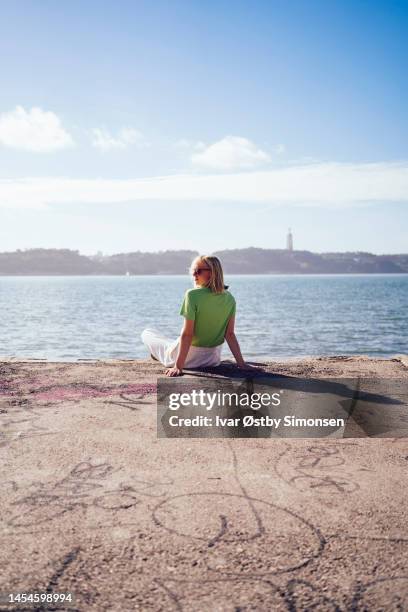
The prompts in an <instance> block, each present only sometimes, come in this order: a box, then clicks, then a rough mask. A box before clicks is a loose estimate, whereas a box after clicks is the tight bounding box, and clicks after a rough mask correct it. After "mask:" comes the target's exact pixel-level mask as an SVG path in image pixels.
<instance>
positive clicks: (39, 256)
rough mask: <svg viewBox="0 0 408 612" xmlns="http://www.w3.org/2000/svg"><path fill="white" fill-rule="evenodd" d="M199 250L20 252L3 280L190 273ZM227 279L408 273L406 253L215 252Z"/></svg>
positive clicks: (1, 267) (3, 265)
mask: <svg viewBox="0 0 408 612" xmlns="http://www.w3.org/2000/svg"><path fill="white" fill-rule="evenodd" d="M196 255H198V253H197V252H195V251H188V250H177V251H160V252H156V253H146V252H142V251H135V252H133V253H117V254H115V255H103V254H98V255H91V256H87V255H81V254H80V253H79V251H78V250H71V249H41V248H40V249H25V250H21V249H18V250H17V251H13V252H5V253H0V275H8V276H11V275H21V276H23V275H26V276H35V275H88V276H89V275H105V274H107V275H124V274H130V275H146V274H186V273H187V272H188V269H189V266H190V263H191V261H192V259H193V258H194V257H195V256H196ZM214 255H217V257H219V258H220V259H221V261H222V264H223V267H224V270H225V272H226V273H227V274H362V273H408V254H397V255H375V254H373V253H366V252H362V251H356V252H345V253H312V252H311V251H289V250H286V249H259V248H255V247H250V248H246V249H229V250H225V251H218V252H216V253H214Z"/></svg>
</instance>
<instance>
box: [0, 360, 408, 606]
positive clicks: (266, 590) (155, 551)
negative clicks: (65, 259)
mask: <svg viewBox="0 0 408 612" xmlns="http://www.w3.org/2000/svg"><path fill="white" fill-rule="evenodd" d="M407 366H408V362H407V360H406V358H404V357H395V358H393V359H370V358H368V357H364V356H361V357H341V356H335V357H322V358H306V359H299V360H290V361H285V362H282V361H275V362H269V363H268V364H266V365H265V367H264V369H265V371H266V372H268V373H269V374H271V375H279V376H287V377H288V381H289V383H290V382H291V381H293V380H295V379H308V380H310V379H311V378H319V379H321V378H330V377H335V378H347V377H359V378H360V379H361V380H362V381H363V382H364V381H366V382H367V385H368V388H370V384H371V383H370V381H371V380H376V379H381V380H384V381H388V387H387V388H388V389H390V392H389V393H390V394H391V395H392V388H393V383H394V381H395V383H396V387H395V388H397V387H398V389H399V393H400V396H399V400H401V399H402V400H403V399H404V398H401V389H402V388H404V387H403V386H402V387H401V386H398V385H397V383H398V381H402V383H403V384H404V383H406V381H407V380H408V367H407ZM220 371H221V372H224V374H225V372H226V374H225V375H227V376H228V372H230V373H232V372H234V369H233V368H232V367H231V366H225V368H224V370H222V368H221V370H220ZM162 373H163V369H162V367H161V366H160V365H159V364H157V363H155V362H152V361H138V362H135V361H89V362H88V361H78V362H75V363H50V362H46V361H37V360H32V361H30V360H27V361H18V360H15V359H4V358H3V359H2V360H1V361H0V425H1V429H0V453H1V457H0V461H1V463H0V465H1V471H2V477H1V488H2V495H1V499H0V516H1V531H0V536H1V545H0V572H1V574H0V593H3V594H5V593H7V592H21V591H24V592H26V593H27V592H48V593H67V592H72V593H73V594H74V596H75V603H72V604H71V605H70V606H68V607H65V609H71V610H81V611H82V610H84V611H88V610H89V611H100V610H114V611H116V610H117V611H127V610H141V611H149V610H154V611H159V610H160V611H166V612H167V611H171V610H175V611H186V612H187V611H199V612H205V611H228V612H238V611H242V612H243V611H249V610H260V611H270V610H272V611H278V612H279V611H281V610H282V611H283V610H287V611H290V612H296V611H300V610H317V611H326V610H327V611H363V610H367V611H370V612H371V611H380V610H382V611H392V610H395V611H397V610H398V611H402V610H408V527H407V524H408V523H407V519H408V512H407V499H408V493H407V491H408V477H407V468H408V439H407V438H402V437H399V435H398V431H397V430H395V431H393V433H392V435H393V437H391V438H390V437H385V436H386V435H388V434H382V437H381V438H367V437H366V438H356V437H351V438H345V439H267V438H263V439H260V438H258V439H256V438H252V439H192V438H185V439H158V438H157V433H156V394H155V393H156V381H157V377H158V376H160V375H161V374H162ZM405 399H406V398H405ZM398 406H399V408H398V410H399V419H400V422H402V423H406V424H408V412H407V410H408V408H407V406H406V405H404V402H402V403H401V401H400V403H399V404H398ZM383 409H384V410H387V405H386V404H385V405H384V407H383ZM0 609H2V610H17V609H21V606H20V607H19V606H18V605H14V606H11V605H3V607H1V606H0ZM35 609H37V610H41V609H46V608H45V607H41V606H39V605H38V604H37V607H36V608H35ZM53 609H54V608H53Z"/></svg>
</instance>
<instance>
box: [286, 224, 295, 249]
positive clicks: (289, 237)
mask: <svg viewBox="0 0 408 612" xmlns="http://www.w3.org/2000/svg"><path fill="white" fill-rule="evenodd" d="M286 250H287V251H293V235H292V232H291V231H290V228H289V229H288V235H287V236H286Z"/></svg>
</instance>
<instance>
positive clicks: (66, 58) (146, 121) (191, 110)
mask: <svg viewBox="0 0 408 612" xmlns="http://www.w3.org/2000/svg"><path fill="white" fill-rule="evenodd" d="M406 57H408V0H405V1H394V0H385V1H376V0H367V1H366V0H359V1H358V2H356V1H355V0H352V1H349V0H341V1H340V0H337V1H336V0H333V2H327V0H324V1H320V0H305V1H303V0H293V1H291V2H287V1H286V0H282V1H280V0H268V1H267V2H262V1H258V0H252V1H251V2H249V1H247V2H240V1H239V0H234V1H233V2H232V1H231V0H229V1H228V2H226V1H222V0H221V1H220V0H217V1H212V0H206V2H200V1H195V0H190V1H187V0H185V1H183V2H181V1H178V0H173V1H172V2H170V3H169V2H167V1H161V0H155V2H150V1H139V0H138V1H133V0H131V1H127V0H121V2H119V3H118V2H113V1H111V0H98V1H94V0H87V2H82V1H80V0H70V2H68V1H65V2H64V1H61V2H55V0H41V2H39V1H38V0H20V1H17V2H3V3H1V4H0V252H3V251H13V250H16V249H27V248H40V247H41V248H71V249H77V250H79V251H80V252H81V253H84V254H93V253H96V252H97V251H102V252H103V253H106V254H112V253H119V252H130V251H137V250H142V251H161V250H166V249H192V250H195V251H199V252H201V253H211V252H214V251H217V250H221V249H227V248H229V249H231V248H241V247H248V246H255V247H262V248H285V245H286V234H287V231H288V228H289V227H290V228H291V230H292V233H293V240H294V248H295V249H301V250H310V251H314V252H327V251H331V252H333V251H342V252H344V251H369V252H372V253H407V252H408V122H407V114H408V110H407V109H408V79H407V70H406Z"/></svg>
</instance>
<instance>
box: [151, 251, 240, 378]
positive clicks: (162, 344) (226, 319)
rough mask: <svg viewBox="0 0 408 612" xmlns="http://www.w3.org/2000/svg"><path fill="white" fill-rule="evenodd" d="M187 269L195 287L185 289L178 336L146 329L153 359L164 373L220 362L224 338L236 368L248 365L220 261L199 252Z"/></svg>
mask: <svg viewBox="0 0 408 612" xmlns="http://www.w3.org/2000/svg"><path fill="white" fill-rule="evenodd" d="M190 272H191V274H192V275H193V278H194V284H195V287H194V289H189V290H188V291H186V293H185V296H184V300H183V303H182V305H181V308H180V314H181V315H183V317H184V326H183V329H182V331H181V336H180V337H179V338H177V340H175V341H171V340H170V339H169V338H165V337H164V336H162V335H161V334H160V333H159V332H157V331H156V330H154V329H145V330H144V331H143V333H142V340H143V343H144V344H145V345H146V346H147V348H148V349H149V351H150V354H151V356H152V357H153V358H154V359H157V360H158V361H160V362H161V363H162V364H163V365H165V366H167V367H168V368H169V369H167V370H166V376H180V375H181V374H182V373H183V368H184V367H189V368H195V367H200V366H216V365H219V363H220V361H221V349H222V345H223V342H224V340H226V341H227V343H228V346H229V347H230V349H231V352H232V354H233V355H234V357H235V360H236V362H237V365H238V367H241V368H244V367H248V366H247V365H246V363H245V361H244V359H243V357H242V354H241V349H240V347H239V344H238V340H237V338H236V336H235V332H234V325H235V299H234V297H233V296H232V295H231V293H230V292H229V291H227V289H228V287H226V286H225V285H224V274H223V271H222V267H221V262H220V260H219V259H218V257H213V256H204V255H200V256H198V257H196V258H195V259H194V260H193V262H192V264H191V268H190Z"/></svg>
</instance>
